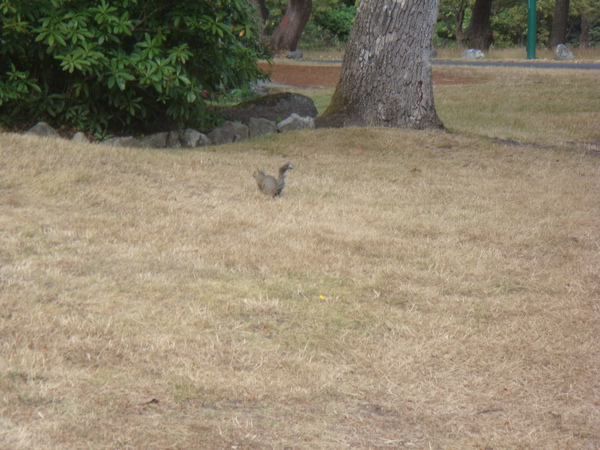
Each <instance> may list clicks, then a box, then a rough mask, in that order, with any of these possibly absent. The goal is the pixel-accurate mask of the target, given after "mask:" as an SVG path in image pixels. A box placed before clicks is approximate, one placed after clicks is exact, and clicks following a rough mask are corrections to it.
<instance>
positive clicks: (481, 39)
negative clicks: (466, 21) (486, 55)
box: [470, 0, 494, 51]
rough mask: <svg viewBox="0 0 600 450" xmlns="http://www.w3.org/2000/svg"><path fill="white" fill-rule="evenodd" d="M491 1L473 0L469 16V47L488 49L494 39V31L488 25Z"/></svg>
mask: <svg viewBox="0 0 600 450" xmlns="http://www.w3.org/2000/svg"><path fill="white" fill-rule="evenodd" d="M492 1H493V0H475V5H473V15H472V17H471V39H470V41H471V42H470V47H471V48H476V49H478V50H483V51H488V50H489V49H490V45H492V41H493V40H494V33H493V32H492V28H491V27H490V14H491V12H492Z"/></svg>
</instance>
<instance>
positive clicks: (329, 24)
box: [315, 5, 356, 42]
mask: <svg viewBox="0 0 600 450" xmlns="http://www.w3.org/2000/svg"><path fill="white" fill-rule="evenodd" d="M355 17H356V6H354V5H350V6H347V5H340V7H339V8H336V9H330V10H327V11H323V12H320V13H318V14H316V15H315V22H316V23H317V24H318V25H319V26H321V27H322V28H323V29H325V30H327V31H329V32H330V33H331V34H333V35H334V36H335V37H336V38H337V39H339V40H340V41H342V42H345V41H347V40H348V37H349V36H350V30H351V29H352V25H354V18H355Z"/></svg>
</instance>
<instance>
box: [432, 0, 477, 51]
mask: <svg viewBox="0 0 600 450" xmlns="http://www.w3.org/2000/svg"><path fill="white" fill-rule="evenodd" d="M471 6H472V4H471V0H444V1H442V2H441V3H440V12H439V17H440V19H441V20H442V21H443V22H444V24H445V25H446V29H447V30H448V32H450V33H451V34H452V35H454V37H455V39H456V43H457V44H458V46H459V47H461V48H465V47H466V46H467V41H468V38H469V36H468V30H467V29H466V26H465V25H466V23H469V21H467V20H466V15H467V13H469V15H470V12H471V11H470V9H471Z"/></svg>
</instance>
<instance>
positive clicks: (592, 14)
mask: <svg viewBox="0 0 600 450" xmlns="http://www.w3.org/2000/svg"><path fill="white" fill-rule="evenodd" d="M573 6H574V8H575V9H576V11H577V13H578V14H579V16H580V17H581V37H580V38H579V46H580V47H583V48H585V47H587V46H588V45H589V44H590V30H591V29H592V27H593V26H594V25H595V24H596V23H597V22H598V21H599V20H600V1H598V0H574V5H573Z"/></svg>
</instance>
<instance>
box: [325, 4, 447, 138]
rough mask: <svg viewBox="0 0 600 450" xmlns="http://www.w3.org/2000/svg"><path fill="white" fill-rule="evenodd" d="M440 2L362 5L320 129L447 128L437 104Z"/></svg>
mask: <svg viewBox="0 0 600 450" xmlns="http://www.w3.org/2000/svg"><path fill="white" fill-rule="evenodd" d="M438 6H439V4H438V0H362V1H361V2H360V6H359V9H358V13H357V16H356V19H355V22H354V27H353V28H352V32H351V33H350V38H349V39H348V42H347V44H346V52H345V55H344V61H343V63H342V73H341V76H340V81H339V83H338V85H337V87H336V90H335V92H334V94H333V98H332V99H331V104H330V105H329V107H328V108H327V110H326V111H325V113H324V114H323V115H322V116H320V117H318V118H317V121H316V122H317V126H318V127H344V126H388V127H405V128H415V129H427V128H436V129H441V128H443V124H442V121H441V120H440V119H439V118H438V116H437V113H436V111H435V106H434V102H433V81H432V72H431V62H430V57H431V45H432V38H433V33H434V30H435V24H436V20H437V12H438Z"/></svg>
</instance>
